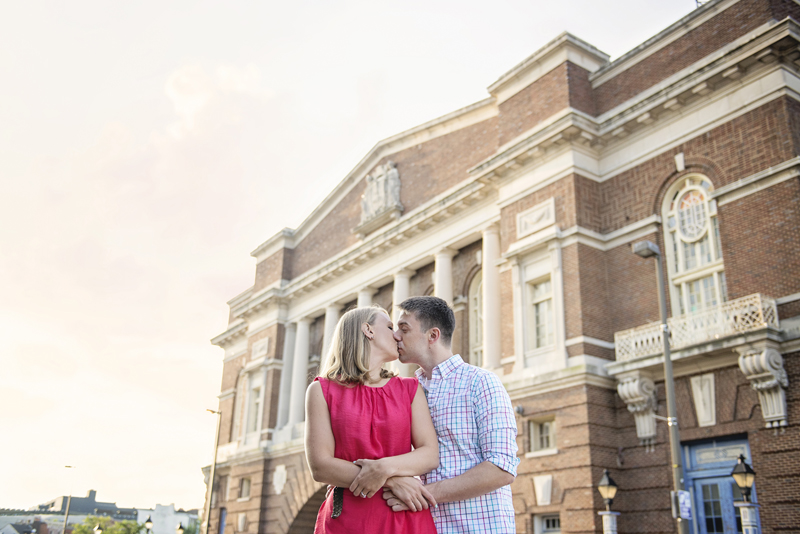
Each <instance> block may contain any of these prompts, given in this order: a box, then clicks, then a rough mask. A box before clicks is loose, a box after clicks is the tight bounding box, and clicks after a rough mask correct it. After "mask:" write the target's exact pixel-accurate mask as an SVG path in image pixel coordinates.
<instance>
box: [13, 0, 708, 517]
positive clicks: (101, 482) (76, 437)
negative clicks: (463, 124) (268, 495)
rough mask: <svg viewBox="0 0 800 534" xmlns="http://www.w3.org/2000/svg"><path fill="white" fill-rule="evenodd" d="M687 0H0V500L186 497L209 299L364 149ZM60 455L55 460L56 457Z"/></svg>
mask: <svg viewBox="0 0 800 534" xmlns="http://www.w3.org/2000/svg"><path fill="white" fill-rule="evenodd" d="M695 7H696V6H695V0H673V1H670V2H665V1H664V0H614V1H611V0H560V1H558V2H556V1H549V2H545V1H541V0H529V1H521V0H494V1H492V2H488V1H473V0H459V1H455V0H452V1H451V0H424V1H420V0H402V1H394V0H387V1H382V0H363V1H362V0H325V1H311V0H295V1H293V2H283V1H282V2H277V1H274V0H263V1H261V2H252V1H250V2H241V1H227V2H221V1H220V2H210V1H189V0H177V1H164V0H158V1H151V0H141V1H137V2H107V1H99V0H98V1H94V2H89V1H83V0H73V1H71V2H55V1H54V2H42V1H37V0H31V1H26V2H5V3H3V5H2V7H0V77H1V78H0V79H2V83H0V125H2V127H0V186H1V187H2V189H0V339H2V345H1V346H0V428H2V436H3V439H2V440H0V473H2V475H1V476H0V478H1V479H2V484H0V508H23V509H27V508H30V507H32V506H35V505H37V504H40V503H43V502H46V501H48V500H51V499H53V498H55V497H57V496H60V495H67V494H73V495H85V494H86V492H87V491H88V490H89V489H95V490H97V498H98V500H101V501H111V502H116V503H117V504H118V505H120V506H126V507H138V508H150V507H153V506H154V505H155V504H169V503H174V504H175V505H176V507H183V508H185V509H189V508H202V506H203V496H204V490H205V487H204V484H203V476H202V473H201V467H202V466H205V465H209V464H210V463H211V458H212V454H213V444H214V426H215V420H214V416H213V415H211V414H209V413H208V412H206V408H216V407H217V399H216V395H217V394H218V393H219V386H220V380H221V371H222V355H223V354H222V350H221V349H219V348H217V347H214V346H212V345H211V344H210V343H209V340H210V339H211V338H212V337H214V336H215V335H217V334H219V333H221V332H223V331H224V330H225V328H226V322H227V314H228V308H227V305H226V304H225V303H226V301H228V300H229V299H230V298H232V297H234V296H235V295H237V294H239V293H240V292H241V291H243V290H245V289H247V288H248V287H250V286H251V285H252V283H253V278H254V275H255V268H254V266H255V263H254V262H255V260H254V259H253V258H252V257H251V256H250V252H251V251H252V250H254V249H255V248H256V247H257V246H258V245H259V244H260V243H262V242H264V241H265V240H267V239H268V238H270V237H271V236H272V235H274V234H275V233H276V232H277V231H279V230H280V229H281V228H283V227H287V226H288V227H296V226H297V225H299V224H300V223H301V222H302V221H303V219H304V218H305V217H306V216H307V215H308V214H310V212H311V211H312V210H313V209H314V207H315V206H316V205H317V204H318V203H319V202H320V201H321V200H322V199H324V198H325V196H326V195H327V194H328V193H329V192H330V191H331V190H332V189H333V188H334V187H335V185H336V184H337V183H338V182H339V181H340V180H342V179H343V178H344V177H345V175H346V174H347V173H348V172H349V171H350V170H351V169H352V168H353V167H354V166H355V165H356V164H357V163H358V161H359V160H360V159H361V158H362V157H363V156H364V155H365V154H366V153H367V152H368V151H369V150H370V149H371V148H372V147H373V146H374V145H375V144H376V143H377V142H378V141H380V140H381V139H383V138H386V137H389V136H392V135H394V134H397V133H399V132H401V131H404V130H406V129H409V128H412V127H414V126H416V125H418V124H421V123H423V122H426V121H429V120H432V119H434V118H436V117H439V116H441V115H444V114H446V113H449V112H451V111H454V110H456V109H459V108H462V107H464V106H466V105H469V104H471V103H474V102H477V101H479V100H482V99H484V98H486V97H487V96H489V95H488V92H487V91H486V87H488V86H489V85H490V84H491V83H493V82H494V81H495V80H497V78H499V77H500V76H501V75H502V74H503V73H505V72H506V71H508V70H510V69H511V68H512V67H514V66H515V65H516V64H517V63H519V62H520V61H522V60H523V59H525V58H526V57H527V56H529V55H530V54H532V53H533V52H535V51H536V50H537V49H539V48H540V47H542V46H543V45H545V44H546V43H547V42H549V41H550V40H552V39H553V38H555V37H556V36H557V35H559V34H560V33H561V32H563V31H569V32H571V33H572V34H574V35H576V36H578V37H579V38H581V39H583V40H585V41H587V42H589V43H591V44H593V45H594V46H596V47H598V48H599V49H601V50H603V51H604V52H606V53H608V54H609V55H610V56H611V57H612V59H613V58H616V57H618V56H620V55H622V54H624V53H625V52H626V51H628V50H630V49H632V48H634V47H636V46H637V45H638V44H640V43H641V42H643V41H644V40H646V39H647V38H649V37H651V36H652V35H654V34H656V33H657V32H659V31H660V30H662V29H664V28H665V27H667V26H668V25H669V24H671V23H672V22H674V21H677V20H678V19H680V18H681V17H683V16H685V15H686V14H688V13H689V12H691V11H692V10H693V9H695ZM65 465H71V466H75V468H74V469H66V468H65V467H64V466H65Z"/></svg>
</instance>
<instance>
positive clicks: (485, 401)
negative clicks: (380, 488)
mask: <svg viewBox="0 0 800 534" xmlns="http://www.w3.org/2000/svg"><path fill="white" fill-rule="evenodd" d="M417 379H418V380H419V381H420V383H421V384H422V387H423V389H424V390H425V395H426V396H427V398H428V406H429V407H430V410H431V417H432V418H433V426H434V427H435V428H436V434H437V435H438V437H439V467H438V468H436V469H434V470H433V471H431V472H430V473H428V474H426V475H423V476H422V481H423V482H424V483H425V484H430V483H433V482H437V481H439V480H443V479H448V478H453V477H455V476H458V475H460V474H462V473H464V472H465V471H468V470H469V469H472V468H473V467H475V466H476V465H478V464H480V463H482V462H484V461H487V460H488V461H490V462H492V463H493V464H494V465H496V466H497V467H499V468H500V469H502V470H503V471H507V472H509V473H511V474H512V475H514V476H516V475H517V464H519V458H517V422H516V419H515V418H514V411H513V409H512V408H511V400H510V399H509V397H508V393H507V392H506V390H505V388H504V387H503V384H502V383H500V379H499V378H498V377H497V375H495V374H494V373H491V372H489V371H486V370H485V369H481V368H479V367H475V366H472V365H469V364H466V363H464V360H462V359H461V356H459V355H457V354H456V355H455V356H452V357H451V358H449V359H448V360H447V361H444V362H442V363H440V364H439V365H437V366H436V367H434V368H433V371H432V373H431V378H430V380H427V379H426V377H425V374H424V372H423V371H422V369H418V370H417ZM431 511H432V512H433V520H434V521H435V522H436V530H437V531H438V532H439V533H440V534H442V533H463V532H496V533H503V534H513V533H514V532H515V531H516V529H515V527H514V504H513V502H512V501H511V486H503V487H502V488H500V489H497V490H495V491H493V492H491V493H487V494H485V495H482V496H480V497H475V498H474V499H467V500H466V501H456V502H448V503H442V504H439V506H437V507H436V508H433V509H431Z"/></svg>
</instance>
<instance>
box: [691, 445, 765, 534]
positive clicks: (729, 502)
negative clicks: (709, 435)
mask: <svg viewBox="0 0 800 534" xmlns="http://www.w3.org/2000/svg"><path fill="white" fill-rule="evenodd" d="M740 454H743V455H744V456H745V458H747V460H748V462H750V461H751V460H750V446H749V445H748V443H747V439H745V438H735V439H727V440H725V439H723V440H713V441H706V442H702V443H696V444H692V445H684V456H685V458H684V461H685V465H686V479H685V481H686V489H688V490H689V491H691V492H692V498H693V502H692V504H693V506H694V510H693V513H694V525H693V532H694V533H695V534H739V533H741V532H742V521H741V518H740V515H739V510H738V509H737V508H736V507H735V506H734V505H733V503H734V501H739V500H741V499H742V494H741V492H740V491H739V488H738V487H737V486H736V483H735V482H734V481H733V477H731V476H730V475H731V471H732V470H733V467H734V466H735V465H736V462H737V459H738V458H739V455H740ZM752 497H753V500H754V501H755V500H756V494H755V488H753V493H752Z"/></svg>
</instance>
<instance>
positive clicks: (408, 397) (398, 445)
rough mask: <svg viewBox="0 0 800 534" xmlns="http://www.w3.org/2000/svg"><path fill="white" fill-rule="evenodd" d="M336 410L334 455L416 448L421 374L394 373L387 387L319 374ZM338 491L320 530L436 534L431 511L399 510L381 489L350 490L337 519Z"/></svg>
mask: <svg viewBox="0 0 800 534" xmlns="http://www.w3.org/2000/svg"><path fill="white" fill-rule="evenodd" d="M316 380H319V383H320V385H321V386H322V394H323V396H324V397H325V401H326V402H327V403H328V410H329V411H330V414H331V428H332V430H333V437H334V439H335V440H336V447H335V449H334V456H336V458H341V459H342V460H347V461H349V462H353V461H355V460H359V459H366V460H377V459H379V458H385V457H387V456H398V455H400V454H405V453H407V452H410V451H411V402H412V401H413V400H414V396H415V395H416V392H417V385H418V382H417V380H416V379H415V378H402V377H393V378H391V379H389V381H388V382H387V383H386V384H384V385H383V386H382V387H369V386H353V387H347V386H343V385H341V384H338V383H336V382H334V381H332V380H328V379H326V378H316ZM332 510H333V491H330V492H328V496H327V497H326V498H325V501H324V502H323V503H322V506H321V507H320V509H319V514H318V515H317V523H316V526H315V527H314V533H315V534H323V533H331V534H336V533H340V532H342V533H344V532H356V533H358V534H371V533H373V532H375V533H380V534H391V533H395V532H396V533H401V532H402V533H406V532H415V533H423V534H425V533H431V534H435V533H436V527H435V526H434V524H433V517H432V516H431V512H430V510H422V511H421V512H393V511H392V509H391V508H390V507H389V506H388V505H387V504H386V501H385V500H383V491H381V490H379V491H378V492H377V493H375V495H373V496H372V497H371V498H369V499H364V498H361V497H356V496H354V495H353V494H352V493H351V492H350V490H349V489H347V488H345V490H344V501H343V503H342V513H341V515H339V517H336V518H332V517H331V512H332Z"/></svg>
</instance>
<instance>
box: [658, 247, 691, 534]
mask: <svg viewBox="0 0 800 534" xmlns="http://www.w3.org/2000/svg"><path fill="white" fill-rule="evenodd" d="M656 275H657V276H658V306H659V308H660V311H661V337H662V339H663V341H664V386H665V388H666V390H667V426H668V428H669V448H670V458H671V460H672V462H671V463H672V485H673V488H674V493H673V494H672V497H671V498H672V499H673V502H672V509H673V510H680V507H679V506H678V503H677V499H678V491H681V490H683V466H682V463H681V439H680V435H679V434H678V408H677V405H676V404H675V380H674V378H673V375H672V355H671V353H670V350H669V326H668V325H667V295H666V290H665V287H664V285H665V284H664V269H663V267H662V266H661V254H660V253H659V254H656ZM676 519H677V521H678V532H679V533H680V534H689V523H688V522H687V521H684V520H683V519H681V518H680V513H678V517H677V518H676Z"/></svg>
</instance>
